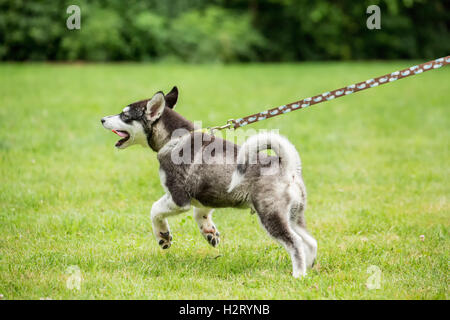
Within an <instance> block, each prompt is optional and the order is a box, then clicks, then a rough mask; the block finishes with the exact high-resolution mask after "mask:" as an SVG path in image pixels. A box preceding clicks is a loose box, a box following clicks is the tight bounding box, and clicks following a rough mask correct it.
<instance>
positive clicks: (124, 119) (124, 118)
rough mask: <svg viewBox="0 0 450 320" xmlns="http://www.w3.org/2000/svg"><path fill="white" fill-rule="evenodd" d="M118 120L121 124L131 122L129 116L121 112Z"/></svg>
mask: <svg viewBox="0 0 450 320" xmlns="http://www.w3.org/2000/svg"><path fill="white" fill-rule="evenodd" d="M120 119H122V121H123V122H130V121H131V120H132V119H131V117H130V116H129V115H127V114H125V113H123V112H122V113H121V114H120Z"/></svg>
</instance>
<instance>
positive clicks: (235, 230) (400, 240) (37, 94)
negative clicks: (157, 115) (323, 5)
mask: <svg viewBox="0 0 450 320" xmlns="http://www.w3.org/2000/svg"><path fill="white" fill-rule="evenodd" d="M412 64H414V62H410V61H396V62H383V63H382V62H370V63H363V62H358V63H304V64H281V65H277V64H268V65H231V66H207V65H206V66H185V65H140V64H111V65H110V64H98V65H96V64H86V65H83V64H80V65H63V64H2V65H0V128H1V130H0V234H1V237H0V294H2V295H3V296H4V299H40V298H51V299H131V298H136V299H448V298H449V264H448V263H449V248H450V245H449V244H450V242H449V222H450V219H449V214H450V206H449V201H448V200H449V199H448V197H449V191H450V190H449V188H450V184H449V181H450V175H449V173H450V172H449V165H448V164H449V155H450V154H449V147H450V144H449V141H450V134H449V127H450V117H449V116H450V114H449V105H448V101H449V100H450V94H449V91H448V83H449V80H450V69H448V68H447V69H445V68H443V69H440V70H436V71H431V72H427V73H424V74H422V75H419V76H415V77H413V78H409V79H405V80H402V81H398V82H394V83H392V84H389V85H386V86H382V87H378V88H374V89H371V90H368V91H364V93H358V94H355V95H351V96H348V97H345V98H342V99H338V100H334V101H332V102H327V103H325V104H321V105H318V106H314V107H312V108H311V109H308V110H303V111H299V112H295V113H290V114H289V115H284V116H281V117H277V118H273V119H271V120H267V121H263V122H261V123H259V124H256V125H254V126H252V128H251V129H262V128H267V129H280V133H281V134H283V135H285V136H287V137H288V138H289V139H290V140H291V141H292V142H293V143H294V144H295V145H296V147H297V148H298V150H299V152H300V155H301V157H302V161H303V168H304V179H305V183H306V186H307V190H308V197H309V198H308V209H307V211H306V217H307V222H308V226H309V229H310V231H311V232H312V234H313V235H314V236H315V237H316V238H317V240H318V242H319V251H318V265H317V267H315V268H314V269H313V270H311V271H310V272H309V274H308V276H307V278H305V279H303V280H294V279H293V278H292V277H291V276H290V272H291V264H290V259H289V257H288V255H287V253H286V251H285V250H284V249H282V248H281V247H280V246H279V245H278V244H277V243H275V242H274V241H273V240H272V239H270V238H269V237H268V236H267V235H266V234H265V232H264V231H263V230H262V229H261V227H260V226H259V222H258V221H257V217H256V216H255V215H250V214H249V211H241V210H234V209H220V210H217V211H216V213H215V215H214V220H215V222H216V224H217V226H218V228H219V230H220V231H221V237H222V242H221V244H220V246H219V248H218V249H214V248H212V247H210V246H209V245H208V244H207V243H206V241H204V239H203V238H202V237H201V235H200V233H199V232H198V230H197V227H196V224H195V222H194V221H193V218H192V217H191V216H192V212H189V213H187V214H184V215H180V216H177V217H174V218H171V219H170V220H169V222H170V224H171V228H172V231H173V235H174V243H173V245H172V247H171V248H170V249H169V250H167V251H162V250H161V249H160V248H159V246H158V245H157V243H156V241H155V240H154V239H153V236H152V232H151V223H150V218H149V211H150V208H151V205H152V203H153V202H154V201H155V200H157V199H158V198H159V197H161V196H162V195H163V189H162V187H161V186H160V183H159V179H158V163H157V160H156V157H155V154H153V153H152V152H151V151H150V150H146V149H143V148H141V147H133V148H130V149H127V150H126V151H120V152H119V151H118V150H116V149H115V148H114V146H113V145H114V143H115V141H116V140H117V138H116V137H115V136H114V135H113V134H112V133H110V132H107V131H106V130H104V129H103V128H102V127H101V126H100V118H101V117H102V116H104V115H108V114H114V113H117V112H119V111H120V110H121V109H122V108H123V107H124V106H125V105H127V104H128V103H130V102H134V101H136V100H138V99H142V98H146V97H150V96H151V95H153V93H154V92H156V91H157V90H161V89H162V90H165V91H167V90H169V89H170V88H171V86H172V85H174V84H176V85H178V87H179V89H180V100H179V103H178V106H177V110H178V112H180V113H182V114H183V115H185V116H186V117H187V118H189V119H192V120H203V123H204V125H205V126H209V125H218V124H223V123H225V121H226V119H229V118H233V117H234V118H238V117H241V116H244V115H247V114H251V113H253V112H255V111H260V110H264V109H267V108H268V107H272V106H276V105H280V104H284V103H287V102H291V101H295V100H298V99H300V98H304V97H308V96H311V95H314V94H317V93H321V92H324V91H328V90H331V89H334V88H338V87H340V86H344V85H347V84H351V83H354V82H357V81H361V80H365V79H368V78H370V77H373V76H378V75H381V74H384V73H388V72H391V71H394V70H398V69H400V68H403V67H407V66H409V65H412ZM248 128H249V129H250V127H248ZM421 235H424V236H425V238H424V239H423V241H421V238H420V236H421ZM372 265H375V266H377V267H378V268H379V270H380V272H381V283H380V288H379V289H373V290H370V289H369V288H368V287H367V285H366V283H367V281H368V279H369V277H371V276H374V275H375V274H374V273H372V271H371V270H372V269H371V268H370V266H372ZM71 266H76V267H78V268H79V270H80V272H81V276H82V281H81V287H80V290H76V289H73V290H72V289H69V288H68V287H67V279H68V278H69V276H70V268H71Z"/></svg>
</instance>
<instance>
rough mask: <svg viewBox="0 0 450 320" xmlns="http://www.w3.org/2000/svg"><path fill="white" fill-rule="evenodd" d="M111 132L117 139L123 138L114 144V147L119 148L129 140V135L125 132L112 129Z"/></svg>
mask: <svg viewBox="0 0 450 320" xmlns="http://www.w3.org/2000/svg"><path fill="white" fill-rule="evenodd" d="M112 132H114V133H115V134H117V135H118V136H119V137H122V138H123V139H120V140H119V141H117V142H116V147H120V146H121V145H122V144H124V143H125V142H126V141H128V139H130V134H129V133H128V132H126V131H122V130H114V129H113V130H112Z"/></svg>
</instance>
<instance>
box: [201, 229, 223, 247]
mask: <svg viewBox="0 0 450 320" xmlns="http://www.w3.org/2000/svg"><path fill="white" fill-rule="evenodd" d="M201 231H202V234H203V237H204V238H205V239H206V241H208V243H209V244H210V245H212V246H213V247H217V246H218V245H219V242H220V234H219V231H218V230H217V229H216V227H215V226H214V225H211V226H209V227H208V228H205V227H203V228H202V230H201Z"/></svg>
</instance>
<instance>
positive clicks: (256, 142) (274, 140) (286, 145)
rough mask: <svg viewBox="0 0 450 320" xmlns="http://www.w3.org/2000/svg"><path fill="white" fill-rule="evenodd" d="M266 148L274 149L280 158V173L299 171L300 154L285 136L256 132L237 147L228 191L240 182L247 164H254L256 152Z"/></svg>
mask: <svg viewBox="0 0 450 320" xmlns="http://www.w3.org/2000/svg"><path fill="white" fill-rule="evenodd" d="M267 149H271V150H273V151H275V153H276V154H277V156H278V157H279V158H280V165H281V173H282V174H295V173H296V172H298V173H301V162H300V156H299V155H298V152H297V150H295V147H294V146H293V145H292V144H291V143H290V142H289V141H288V140H287V139H286V138H284V137H282V136H280V135H278V134H275V133H261V134H257V135H254V136H252V137H250V138H248V139H247V141H245V143H244V144H243V145H242V146H241V148H240V149H239V152H238V155H237V159H236V162H237V166H236V170H235V171H234V172H233V176H232V178H231V183H230V185H229V187H228V192H231V191H233V189H234V188H236V187H237V186H238V185H240V184H241V183H242V181H243V180H244V176H245V172H246V170H247V168H248V165H249V164H256V163H257V156H258V153H259V152H260V151H262V150H267Z"/></svg>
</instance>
